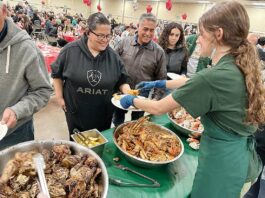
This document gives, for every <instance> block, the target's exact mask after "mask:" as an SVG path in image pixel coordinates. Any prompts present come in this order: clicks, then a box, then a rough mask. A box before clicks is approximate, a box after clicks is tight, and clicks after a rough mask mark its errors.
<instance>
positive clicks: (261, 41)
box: [258, 36, 265, 46]
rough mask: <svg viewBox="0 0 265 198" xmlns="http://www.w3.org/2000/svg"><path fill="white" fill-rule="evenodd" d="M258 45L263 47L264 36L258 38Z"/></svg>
mask: <svg viewBox="0 0 265 198" xmlns="http://www.w3.org/2000/svg"><path fill="white" fill-rule="evenodd" d="M258 44H259V45H261V46H264V45H265V36H263V37H260V38H259V40H258Z"/></svg>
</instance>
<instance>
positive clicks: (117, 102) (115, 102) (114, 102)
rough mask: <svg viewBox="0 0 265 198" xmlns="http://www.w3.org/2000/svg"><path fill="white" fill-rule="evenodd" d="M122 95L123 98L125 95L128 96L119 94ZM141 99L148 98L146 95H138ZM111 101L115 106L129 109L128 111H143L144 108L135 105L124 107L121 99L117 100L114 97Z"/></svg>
mask: <svg viewBox="0 0 265 198" xmlns="http://www.w3.org/2000/svg"><path fill="white" fill-rule="evenodd" d="M119 96H121V98H123V97H124V96H126V95H125V94H124V95H119ZM137 97H138V98H139V99H146V98H145V97H143V96H137ZM111 102H112V104H113V105H114V106H116V107H118V108H120V109H123V110H128V111H143V110H142V109H136V108H135V107H134V106H130V107H129V108H128V109H124V108H123V107H122V106H121V103H120V100H116V99H115V98H114V97H112V98H111Z"/></svg>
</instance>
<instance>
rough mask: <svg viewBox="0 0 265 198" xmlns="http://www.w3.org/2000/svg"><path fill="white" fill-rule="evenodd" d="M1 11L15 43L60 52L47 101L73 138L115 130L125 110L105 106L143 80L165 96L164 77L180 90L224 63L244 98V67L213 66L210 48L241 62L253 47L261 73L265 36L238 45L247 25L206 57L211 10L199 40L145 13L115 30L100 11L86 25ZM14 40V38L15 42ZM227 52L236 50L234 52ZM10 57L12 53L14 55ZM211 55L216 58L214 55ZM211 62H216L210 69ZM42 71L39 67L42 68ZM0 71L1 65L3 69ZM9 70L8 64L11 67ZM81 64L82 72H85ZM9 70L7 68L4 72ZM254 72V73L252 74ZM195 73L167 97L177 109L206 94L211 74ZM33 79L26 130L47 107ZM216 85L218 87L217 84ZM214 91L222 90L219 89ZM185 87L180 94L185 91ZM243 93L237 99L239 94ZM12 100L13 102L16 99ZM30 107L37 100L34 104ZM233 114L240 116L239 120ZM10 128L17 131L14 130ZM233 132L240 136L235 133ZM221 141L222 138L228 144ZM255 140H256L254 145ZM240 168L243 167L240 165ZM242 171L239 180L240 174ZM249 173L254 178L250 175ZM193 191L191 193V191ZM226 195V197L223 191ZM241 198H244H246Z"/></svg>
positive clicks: (19, 8) (80, 20) (62, 16)
mask: <svg viewBox="0 0 265 198" xmlns="http://www.w3.org/2000/svg"><path fill="white" fill-rule="evenodd" d="M231 5H233V6H235V7H236V8H240V9H242V10H243V11H242V13H243V14H242V17H247V14H246V13H245V10H244V9H243V8H242V7H241V6H240V5H238V4H231ZM217 8H218V9H219V7H216V9H217ZM220 8H222V9H224V11H226V10H229V9H230V8H229V4H227V5H226V4H224V5H221V4H220ZM235 10H236V9H235ZM8 11H9V12H8V15H9V17H11V18H12V20H13V22H14V24H16V26H15V27H13V26H12V24H13V23H11V19H10V18H8V24H7V25H8V26H9V27H12V28H13V29H14V30H16V34H15V33H14V36H16V35H17V34H18V35H19V32H21V29H22V30H25V31H26V32H27V33H28V34H29V35H30V36H31V38H33V39H35V40H42V41H45V42H47V43H48V44H50V45H52V46H58V47H63V48H62V50H61V52H60V54H59V57H58V59H57V60H56V61H55V62H54V63H53V64H52V78H54V88H55V95H56V97H57V99H59V104H60V107H61V108H62V109H63V110H64V111H65V114H66V120H67V124H68V128H69V132H70V134H71V133H73V129H75V128H79V129H80V130H82V131H83V130H87V129H91V128H98V129H99V130H106V129H108V128H109V127H110V125H111V122H113V123H114V124H115V125H116V126H117V125H119V124H121V123H123V122H124V114H125V113H126V111H125V110H121V109H114V108H113V106H112V105H111V97H112V94H113V93H114V92H117V91H121V92H122V93H124V94H126V93H127V92H128V91H129V90H130V89H131V88H132V89H135V88H136V86H137V84H139V83H141V82H143V81H148V83H147V84H148V85H147V84H145V86H150V85H152V86H153V87H155V88H163V89H166V88H168V87H170V86H169V85H170V84H168V82H166V79H168V77H167V73H168V72H170V73H174V74H178V75H180V76H182V77H183V78H185V80H184V81H185V82H183V83H182V84H181V86H182V85H183V84H185V83H186V81H188V78H191V79H192V77H193V76H194V74H195V73H197V72H199V71H201V70H203V69H205V68H208V67H212V65H213V64H217V63H218V64H219V65H220V66H223V67H224V66H225V64H226V62H227V61H228V62H229V64H230V65H232V66H231V68H230V67H229V68H230V69H232V68H234V69H233V70H231V73H232V74H236V76H237V77H238V81H239V82H240V83H239V85H240V86H242V90H243V91H244V88H245V87H244V86H245V84H244V82H243V80H242V79H243V78H242V75H241V73H240V72H239V69H240V71H241V72H245V73H246V74H244V75H246V76H247V75H248V72H247V71H245V70H244V68H243V66H244V65H243V66H242V67H241V68H239V69H238V68H237V66H235V61H234V60H237V58H238V57H239V56H238V55H237V56H235V57H236V58H235V57H232V58H231V57H230V56H229V55H228V53H227V54H224V55H223V54H222V56H224V57H225V58H223V59H222V61H223V62H222V61H220V62H218V61H219V60H221V59H218V61H216V60H217V58H216V57H215V59H214V55H215V56H216V54H217V52H218V50H217V52H216V49H217V48H218V49H219V50H220V47H222V49H223V48H224V49H225V50H227V49H226V48H225V47H227V46H228V47H229V49H230V48H231V49H233V50H234V53H238V54H240V55H241V54H244V53H242V51H240V49H241V48H242V47H244V49H250V48H251V46H255V50H256V52H257V55H258V57H259V59H260V60H258V61H261V65H263V68H262V69H263V70H264V67H265V66H264V61H265V37H262V36H259V35H257V34H254V33H249V35H248V37H247V38H245V35H247V34H248V28H247V27H248V25H249V24H248V23H247V26H246V27H245V28H244V35H243V36H242V35H241V37H242V38H241V37H240V39H241V40H242V41H241V40H240V42H239V43H236V44H235V43H233V42H232V41H231V40H230V41H229V42H228V41H227V40H226V38H225V36H223V37H222V40H223V41H224V42H227V43H228V44H227V46H223V45H221V44H220V43H221V42H218V39H216V43H215V47H216V48H214V49H213V50H212V51H211V52H208V51H207V49H208V48H209V47H207V46H206V47H205V45H206V44H209V43H207V42H209V39H207V36H205V35H207V34H209V32H210V28H209V27H207V25H206V24H207V23H206V22H207V20H208V18H209V17H208V15H207V13H208V14H209V15H212V13H211V12H212V11H209V12H207V13H206V14H205V15H203V17H202V19H201V20H205V21H200V23H201V27H200V33H201V34H204V35H201V36H199V34H198V33H197V31H196V28H194V27H193V26H186V25H184V26H183V24H179V23H176V22H169V23H165V22H163V21H157V19H156V17H155V16H154V15H152V14H143V15H141V17H140V19H139V21H138V24H133V23H130V24H127V25H125V24H119V23H117V21H116V20H115V19H114V18H113V17H112V16H111V15H109V16H105V15H104V14H103V13H100V12H99V13H95V14H91V15H90V17H89V19H88V20H86V19H85V18H84V17H83V15H82V14H75V15H70V14H67V13H59V14H55V13H54V12H48V11H41V12H39V11H38V10H35V9H33V8H32V6H31V5H30V4H29V3H28V2H24V3H19V4H18V5H16V6H15V7H8ZM229 13H230V12H229ZM233 17H234V18H236V17H237V16H234V15H233ZM221 18H222V17H220V19H218V20H217V19H216V21H215V22H214V24H212V26H214V25H215V23H219V21H221ZM3 23H4V22H3ZM242 24H245V23H244V21H243V22H242ZM5 27H6V26H3V32H4V31H5ZM214 27H215V26H214ZM204 28H206V29H204ZM207 28H208V29H207ZM206 30H207V31H208V32H207V31H206ZM1 31H2V30H1ZM216 31H217V30H216ZM226 31H227V32H229V33H231V34H232V35H233V32H230V29H229V28H227V29H226ZM213 32H215V31H213ZM23 33H24V32H23ZM5 34H6V35H8V36H9V35H12V34H13V33H12V32H10V30H8V31H7V30H6V32H5ZM20 34H22V33H20ZM29 35H24V38H26V41H24V42H25V43H26V44H30V43H31V40H30V39H29ZM65 35H68V36H73V37H75V38H76V40H77V41H76V42H73V43H71V44H68V43H69V41H67V40H66V39H65ZM8 38H9V37H8ZM18 38H19V39H20V37H18ZM234 38H238V37H237V35H234ZM19 39H18V42H19ZM203 39H204V40H203ZM246 39H247V40H246ZM3 41H5V40H3ZM3 41H0V45H3V49H4V50H5V52H6V53H7V57H8V53H10V46H8V45H7V44H6V43H4V42H3ZM1 42H2V43H1ZM230 42H231V43H230ZM235 42H236V40H235ZM4 44H5V45H4ZM67 44H68V45H67ZM234 45H235V46H236V47H234ZM200 46H202V47H204V48H203V49H204V50H205V54H206V55H207V56H204V57H201V56H200V53H198V52H199V51H200V50H202V49H200ZM209 46H210V44H209ZM0 47H1V46H0ZM233 47H234V48H233ZM35 48H36V47H35V46H34V47H31V48H28V49H27V50H28V51H27V53H28V54H29V57H30V54H31V53H33V51H34V50H36V49H35ZM12 49H13V48H12ZM209 49H210V48H209ZM251 49H252V48H251ZM17 50H19V49H18V48H17ZM250 51H251V50H250ZM37 52H38V54H35V59H34V60H35V62H37V58H39V57H41V56H42V55H41V54H39V53H40V52H39V51H37ZM239 52H240V53H239ZM18 53H19V54H22V53H23V51H19V52H18ZM219 53H221V52H220V51H219ZM249 54H250V55H251V56H250V55H249V56H250V57H252V58H253V57H254V58H255V57H256V54H255V53H254V51H251V53H249ZM254 55H255V56H254ZM242 56H243V55H242ZM33 58H34V57H33ZM239 58H240V57H239ZM239 58H238V59H239ZM88 60H89V61H88ZM214 60H215V61H216V62H214ZM244 60H246V59H244ZM255 60H256V59H255ZM255 60H254V59H253V60H252V61H253V62H255ZM221 63H222V64H221ZM1 64H2V65H1ZM1 64H0V66H2V67H6V70H7V73H8V72H9V71H8V69H9V68H8V67H9V65H8V64H9V60H8V61H7V63H6V64H3V63H1ZM43 64H44V63H43ZM43 64H42V67H43V68H44V66H43ZM246 64H247V66H248V67H250V64H249V63H248V62H247V63H246ZM255 64H256V65H259V63H257V62H255ZM6 65H8V67H7V66H6ZM13 65H15V63H13ZM84 65H85V66H86V67H85V68H84ZM239 65H240V64H239ZM11 66H12V65H11ZM34 66H35V65H34ZM76 66H78V67H76ZM12 67H13V66H12ZM12 67H10V68H11V69H12ZM88 67H89V69H90V70H89V71H90V73H87V72H88V71H87V69H88ZM33 68H34V67H33ZM235 68H236V69H235ZM40 70H41V69H40ZM36 72H38V71H36ZM217 72H218V71H217ZM219 72H220V71H219ZM110 73H112V75H109V74H110ZM249 73H250V72H249ZM256 73H258V71H257V72H256ZM45 74H46V73H45ZM201 74H203V75H202V79H200V78H199V77H198V75H197V78H193V79H192V80H190V81H189V83H187V84H186V86H183V87H184V88H183V87H182V89H179V90H178V91H177V92H174V93H175V94H174V95H173V96H172V97H173V98H174V100H175V102H176V101H177V102H179V103H180V104H185V101H189V100H190V97H191V96H190V97H187V100H185V99H186V98H185V97H183V96H186V95H187V94H186V93H187V92H188V91H192V93H193V95H194V97H193V99H195V98H196V94H195V93H197V95H200V94H201V93H200V92H201V91H202V90H206V89H205V87H203V85H204V84H203V83H204V79H206V78H203V77H204V76H208V77H209V75H210V77H212V75H211V73H210V72H209V73H206V72H204V73H201ZM28 75H29V77H30V75H32V74H28ZM223 76H225V75H220V76H219V77H220V79H223ZM186 77H188V78H186ZM244 77H245V76H244ZM35 78H37V77H34V78H33V77H32V79H33V80H34V79H35ZM234 79H235V77H234V76H232V75H231V79H229V80H231V82H233V80H234ZM29 80H30V79H29ZM37 80H38V81H40V79H36V81H37ZM41 80H42V84H41V85H40V86H39V87H37V88H38V89H41V86H42V87H45V90H44V91H45V94H43V96H42V98H43V100H42V101H40V102H39V103H41V104H40V105H39V106H38V107H34V108H33V107H32V111H30V112H29V113H28V114H30V115H27V116H31V117H30V119H29V121H28V122H27V123H28V124H29V125H30V126H31V125H32V114H33V113H34V112H36V111H37V110H39V109H40V108H41V107H42V106H44V105H45V104H46V103H47V100H48V98H49V94H50V92H51V88H50V86H49V83H48V79H47V75H46V76H45V77H42V79H41ZM212 80H213V82H214V83H210V85H212V84H215V83H216V78H214V77H212ZM87 81H88V83H90V84H89V85H88V84H87ZM197 81H198V82H199V83H201V87H197V86H198V85H199V84H197ZM218 82H221V80H220V81H218ZM263 82H264V75H263ZM26 83H28V82H26ZM100 83H101V84H100ZM145 83H146V82H145ZM150 83H151V84H150ZM28 84H30V83H28ZM35 84H36V83H35ZM221 84H222V85H224V83H221ZM258 85H259V87H260V89H261V87H262V85H260V84H258ZM88 86H90V87H88ZM220 86H221V85H220ZM25 87H26V86H25ZM171 87H173V88H179V87H180V86H171ZM209 87H210V86H209ZM228 87H229V85H227V87H225V89H226V88H227V89H228ZM37 88H36V89H37ZM185 88H186V89H187V90H185ZM195 88H197V90H195ZM198 88H201V89H198ZM218 90H220V89H218ZM1 91H2V90H1ZM181 91H182V92H183V93H182V92H181ZM196 91H197V92H196ZM210 91H212V89H210V88H209V90H207V92H206V91H205V92H203V93H205V95H206V96H208V95H207V94H208V93H211V92H210ZM236 91H238V90H235V93H236ZM243 91H242V93H245V92H243ZM27 92H28V89H25V94H28V93H27ZM180 93H181V94H182V95H181V94H180ZM260 93H261V92H260ZM240 94H241V92H240V93H238V95H235V96H240ZM96 95H97V96H96ZM193 95H192V96H193ZM212 95H214V93H212ZM212 95H211V96H212ZM221 96H223V93H220V97H221ZM232 96H234V95H232ZM10 97H11V96H10ZM128 97H129V98H127V100H128V101H129V102H130V103H128V101H125V102H124V105H125V106H126V105H127V104H129V105H128V106H130V105H135V104H134V103H133V101H135V98H132V97H133V96H128ZM173 98H172V100H171V99H170V100H171V104H172V105H171V106H172V108H175V107H176V104H175V103H173V102H172V101H173ZM179 98H180V99H179ZM227 98H228V99H229V100H231V101H229V102H231V104H232V102H233V101H232V100H233V99H234V98H233V97H230V95H227ZM181 99H183V100H181ZM202 99H203V102H205V101H206V99H207V100H208V98H206V99H205V100H204V98H202ZM210 99H211V98H210ZM210 99H209V101H210ZM17 100H18V101H19V99H17ZM35 100H36V101H38V99H35ZM170 100H169V98H168V99H167V101H166V99H165V100H164V103H165V104H170ZM217 100H218V97H217ZM245 100H246V101H247V98H245V99H244V101H245ZM253 100H254V99H253ZM137 101H138V102H137ZM203 102H202V103H203ZM44 103H45V104H44ZM195 103H196V102H195V101H194V104H195ZM253 103H254V102H253ZM87 104H93V105H94V107H93V108H92V107H91V106H89V105H87ZM136 104H137V105H139V106H138V107H139V108H140V109H147V110H146V111H147V112H148V110H150V109H148V107H149V106H148V105H146V104H148V103H147V102H146V101H145V102H143V104H142V103H141V102H140V100H138V99H136ZM151 104H152V105H153V106H154V104H155V103H153V101H150V107H151ZM157 104H158V103H157ZM161 104H162V103H161ZM203 104H204V103H203ZM209 104H210V102H209ZM216 104H217V103H216ZM8 105H9V104H8ZM137 105H136V106H137ZM189 105H193V104H189V103H188V104H187V107H189ZM195 105H196V104H195ZM244 105H245V103H244V104H242V105H241V106H242V107H241V106H240V110H244V108H245V106H244ZM153 106H152V107H153ZM184 106H185V105H184ZM78 107H79V108H78ZM80 107H81V108H80ZM145 107H146V108H145ZM162 107H163V105H162ZM192 107H193V106H192ZM20 108H22V107H20ZM126 108H128V107H126ZM160 108H161V106H160ZM168 108H169V107H166V108H165V112H166V110H168ZM170 108H171V107H170ZM193 108H194V109H196V108H197V106H194V107H193ZM209 108H210V107H209ZM218 108H220V109H222V107H218ZM10 109H11V108H7V109H6V110H4V109H3V111H6V112H5V113H6V114H8V116H9V114H11V113H13V114H14V116H13V117H16V119H17V118H18V119H20V117H19V116H18V115H19V114H18V112H19V111H18V110H17V109H16V108H14V109H13V110H12V109H11V110H10ZM99 109H101V111H99ZM153 109H155V108H152V109H151V110H150V111H149V112H151V113H152V110H153ZM16 110H17V112H16ZM203 110H204V109H202V110H201V111H203ZM207 110H208V109H207ZM10 112H11V113H10ZM106 112H107V113H106ZM205 112H208V111H205ZM205 112H204V111H203V112H200V113H201V114H198V115H204V114H205ZM15 114H17V115H15ZM143 114H144V112H140V113H139V112H134V113H133V114H132V119H138V118H139V117H141V116H143ZM157 114H158V113H157ZM240 115H243V113H242V114H240ZM89 116H90V117H89ZM104 116H105V123H103V122H102V117H104ZM252 116H253V115H252ZM9 117H10V116H9ZM88 117H89V120H90V121H89V122H88V121H87V118H88ZM22 118H23V117H22ZM253 119H254V118H253ZM254 121H255V120H254ZM262 121H263V120H262ZM16 122H17V120H15V121H14V125H15V124H16ZM260 122H261V121H260ZM260 122H258V123H260ZM25 123H26V122H24V123H23V125H25ZM27 123H26V124H27ZM208 124H209V126H210V124H212V122H211V121H209V122H208ZM241 124H242V127H244V124H245V123H241ZM227 126H228V125H227ZM215 127H216V128H215V129H216V134H219V128H218V127H219V126H215ZM262 127H263V126H261V128H262ZM212 128H213V127H212ZM15 129H16V130H17V128H15ZM236 130H237V128H236V127H235V131H236ZM263 130H264V129H263ZM31 131H33V130H31ZM209 131H210V130H209ZM238 131H242V130H241V129H238ZM253 131H256V128H251V129H249V130H247V131H246V133H245V134H243V136H244V137H245V136H248V135H249V134H252V132H253ZM236 132H237V131H236ZM32 133H33V132H32ZM15 134H16V133H13V135H15ZM224 134H225V133H224ZM30 135H31V137H30V138H29V139H33V138H34V137H33V136H32V134H30ZM226 135H227V134H226ZM230 135H231V137H229V138H233V139H238V136H235V137H234V134H230ZM232 135H233V137H232ZM9 137H11V136H9ZM222 138H223V137H222ZM225 138H227V139H229V138H228V137H225ZM258 138H259V137H256V139H257V140H258ZM262 138H263V139H264V135H263V136H262ZM262 138H261V139H262ZM263 139H262V140H263ZM12 141H13V139H12ZM8 142H9V141H8ZM10 142H11V140H10ZM12 143H13V142H12ZM8 145H9V144H8ZM260 147H261V148H262V149H263V148H264V140H263V142H262V144H260ZM204 149H205V148H204ZM262 149H261V150H262ZM201 150H203V149H201ZM220 151H221V148H220ZM232 152H233V150H232V149H231V153H232ZM260 155H262V154H260ZM263 155H264V154H263ZM220 159H221V158H220ZM245 161H246V162H248V161H247V159H246V160H245ZM263 162H264V156H263ZM211 167H212V166H211ZM199 168H201V169H203V171H205V170H206V168H207V167H202V166H200V167H199ZM245 169H247V167H244V170H245ZM235 170H236V169H235ZM224 171H225V170H224ZM205 172H207V171H205ZM242 172H244V173H245V171H242ZM257 174H258V173H257ZM257 174H256V175H255V176H257ZM204 176H205V175H199V174H198V175H197V177H198V178H199V177H201V178H200V180H202V178H203V177H204ZM208 177H209V180H207V182H208V183H209V184H208V185H207V186H210V181H211V180H210V179H211V177H210V176H208ZM220 178H223V175H222V174H220ZM260 180H262V179H261V174H260V176H259V181H260ZM195 181H196V180H195ZM196 182H197V183H198V184H197V185H198V186H199V183H200V182H198V181H196ZM196 182H195V184H196ZM244 182H245V178H243V179H242V181H240V185H239V186H238V189H235V190H234V191H235V192H234V194H238V192H239V191H240V190H241V188H242V185H243V184H244ZM220 183H221V182H220ZM194 186H195V187H196V185H194ZM213 188H214V187H213ZM197 191H201V188H198V189H195V190H194V192H195V193H197ZM217 191H218V190H217V189H216V192H217ZM253 191H254V190H253ZM204 193H206V192H204ZM227 193H228V194H229V192H227ZM249 197H251V196H249ZM249 197H247V195H246V198H249Z"/></svg>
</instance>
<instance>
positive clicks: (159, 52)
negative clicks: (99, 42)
mask: <svg viewBox="0 0 265 198" xmlns="http://www.w3.org/2000/svg"><path fill="white" fill-rule="evenodd" d="M115 50H116V51H117V52H118V54H119V55H120V57H121V59H122V60H123V62H124V65H125V69H126V71H127V73H128V75H129V77H130V82H129V84H130V86H131V87H132V88H134V87H135V85H136V84H137V83H139V82H142V81H154V80H161V79H166V57H165V53H164V50H163V49H162V48H161V47H160V46H159V45H158V44H156V43H154V42H153V41H150V42H149V43H148V44H146V45H140V44H139V43H138V42H137V37H135V36H131V37H126V38H124V39H122V40H121V42H120V43H119V45H118V46H117V47H116V48H115Z"/></svg>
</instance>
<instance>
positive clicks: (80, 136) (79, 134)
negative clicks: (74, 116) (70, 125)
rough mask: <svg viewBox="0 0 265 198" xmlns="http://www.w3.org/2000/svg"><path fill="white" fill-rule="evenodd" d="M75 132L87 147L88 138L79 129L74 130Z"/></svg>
mask: <svg viewBox="0 0 265 198" xmlns="http://www.w3.org/2000/svg"><path fill="white" fill-rule="evenodd" d="M73 132H74V134H75V135H76V136H77V138H78V139H79V140H80V141H81V142H82V143H83V144H85V145H87V143H86V140H87V137H86V136H84V135H83V134H82V133H80V131H79V130H78V129H74V130H73Z"/></svg>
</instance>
